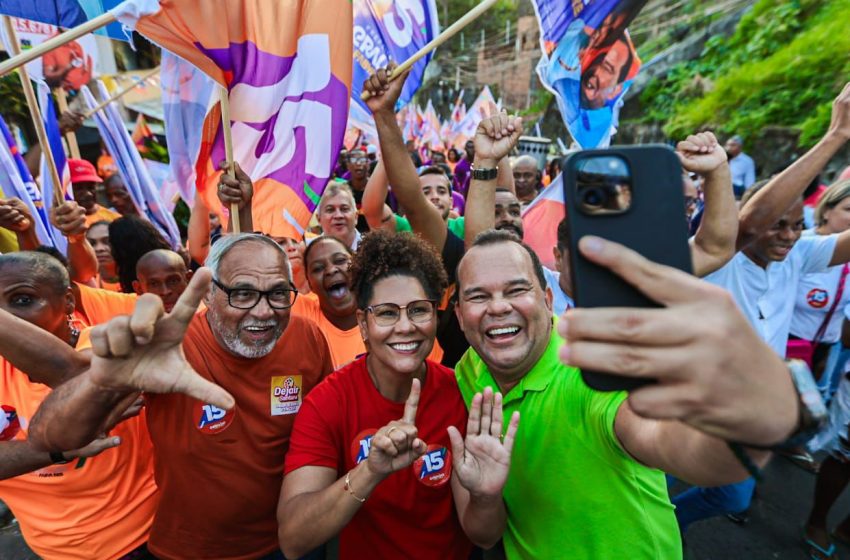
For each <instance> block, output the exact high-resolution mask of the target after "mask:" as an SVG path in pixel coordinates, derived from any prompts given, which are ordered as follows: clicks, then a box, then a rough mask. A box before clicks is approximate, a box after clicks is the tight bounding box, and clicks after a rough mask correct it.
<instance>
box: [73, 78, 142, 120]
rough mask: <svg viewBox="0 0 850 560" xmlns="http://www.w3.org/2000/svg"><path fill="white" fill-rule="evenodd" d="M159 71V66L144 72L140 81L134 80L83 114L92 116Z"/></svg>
mask: <svg viewBox="0 0 850 560" xmlns="http://www.w3.org/2000/svg"><path fill="white" fill-rule="evenodd" d="M158 73H159V68H154V69H153V70H151V71H150V72H147V73H145V74H142V75H141V76H138V78H139V81H138V82H134V83H132V84H130V85H129V86H127V87H125V88H124V89H122V90H121V91H119V92H118V93H116V94H115V95H113V96H112V97H110V98H109V99H105V100H103V101H101V102H100V103H98V104H97V105H95V107H94V108H92V109H89V110H88V111H86V114H85V115H83V116H84V117H85V118H87V119H88V118H90V117H91V116H92V115H94V114H95V113H97V112H98V111H100V110H101V109H103V108H104V107H106V106H107V105H109V104H110V103H112V102H113V101H117V100H118V99H120V98H122V97H124V96H125V95H127V94H128V93H130V92H131V91H133V90H134V89H136V88H137V87H139V86H140V85H142V84H143V83H145V82H146V81H148V80H149V79H150V78H152V77H153V76H155V75H156V74H158Z"/></svg>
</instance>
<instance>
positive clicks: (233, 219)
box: [218, 86, 242, 233]
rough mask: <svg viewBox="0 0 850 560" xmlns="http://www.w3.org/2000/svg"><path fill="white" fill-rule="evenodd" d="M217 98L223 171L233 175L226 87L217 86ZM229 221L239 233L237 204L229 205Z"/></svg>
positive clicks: (228, 103)
mask: <svg viewBox="0 0 850 560" xmlns="http://www.w3.org/2000/svg"><path fill="white" fill-rule="evenodd" d="M218 94H219V99H220V100H221V130H222V131H223V132H224V159H225V172H226V173H230V174H231V175H233V176H235V171H234V169H233V135H232V134H231V132H230V99H229V98H228V93H227V88H225V87H222V86H219V90H218ZM230 223H231V224H232V225H233V227H232V228H231V229H232V230H233V233H240V232H241V231H242V228H241V227H240V224H239V205H238V204H231V205H230Z"/></svg>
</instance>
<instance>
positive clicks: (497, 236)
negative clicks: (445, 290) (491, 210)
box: [455, 229, 547, 292]
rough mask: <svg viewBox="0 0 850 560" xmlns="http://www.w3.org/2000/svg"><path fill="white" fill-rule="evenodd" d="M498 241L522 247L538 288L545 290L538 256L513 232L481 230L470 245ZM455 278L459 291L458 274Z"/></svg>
mask: <svg viewBox="0 0 850 560" xmlns="http://www.w3.org/2000/svg"><path fill="white" fill-rule="evenodd" d="M499 243H516V244H517V245H519V246H520V247H522V248H523V249H524V250H525V252H526V253H528V256H529V257H530V258H531V265H532V267H533V268H534V275H535V276H536V277H537V281H538V282H540V288H541V289H542V290H546V285H547V284H546V275H545V274H543V265H542V264H541V263H540V258H539V257H538V256H537V253H535V252H534V249H532V248H531V247H529V246H528V245H526V244H525V243H523V242H522V241H521V240H519V239H517V237H516V235H514V234H513V233H511V232H508V231H505V230H500V229H488V230H486V231H482V232H481V233H479V234H478V235H477V236H476V238H475V241H474V242H473V243H472V247H473V248H474V247H487V246H488V245H498V244H499ZM461 262H463V259H461ZM458 267H460V263H458ZM455 278H457V279H458V290H457V291H458V292H460V275H458V274H455Z"/></svg>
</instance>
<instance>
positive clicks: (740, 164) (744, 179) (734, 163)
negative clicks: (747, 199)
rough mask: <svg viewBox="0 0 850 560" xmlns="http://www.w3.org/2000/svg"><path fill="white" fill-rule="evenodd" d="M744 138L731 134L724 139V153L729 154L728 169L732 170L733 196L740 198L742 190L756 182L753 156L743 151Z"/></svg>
mask: <svg viewBox="0 0 850 560" xmlns="http://www.w3.org/2000/svg"><path fill="white" fill-rule="evenodd" d="M743 150H744V140H743V139H742V138H741V137H740V136H733V137H732V138H730V139H729V140H727V141H726V153H727V154H728V155H729V169H730V170H731V171H732V188H734V189H735V198H741V195H743V194H744V191H745V190H747V189H748V188H750V185H752V184H753V183H755V182H756V164H755V162H754V161H753V158H751V157H750V156H748V155H747V154H745V153H744V151H743Z"/></svg>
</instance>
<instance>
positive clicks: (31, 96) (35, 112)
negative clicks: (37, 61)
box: [3, 16, 63, 207]
mask: <svg viewBox="0 0 850 560" xmlns="http://www.w3.org/2000/svg"><path fill="white" fill-rule="evenodd" d="M3 25H4V26H5V27H6V36H7V37H9V42H10V43H11V46H10V48H11V49H12V52H11V53H10V54H12V55H14V56H17V55H18V54H19V53H20V52H21V46H20V44H19V43H18V33H17V32H16V31H15V26H14V25H12V18H10V17H9V16H3ZM14 56H13V58H14ZM17 70H18V73H19V74H20V76H21V86H23V89H24V96H25V97H26V98H27V107H29V110H30V117H31V118H32V123H33V126H35V134H36V136H37V137H38V143H39V144H40V145H41V153H42V154H44V157H45V159H46V160H47V168H48V170H49V171H50V179H51V180H52V182H53V201H54V206H55V207H59V206H60V205H61V204H62V202H63V196H62V181H61V180H60V178H59V171H58V170H57V169H56V160H55V159H53V150H52V149H51V148H50V141H49V140H48V139H47V130H46V129H45V127H44V119H43V118H42V115H41V109H40V108H39V106H38V99H37V98H36V96H35V90H33V88H32V82H31V81H30V77H29V73H28V72H27V69H26V67H25V66H20V67H19V68H17ZM43 180H44V177H42V181H43Z"/></svg>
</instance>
